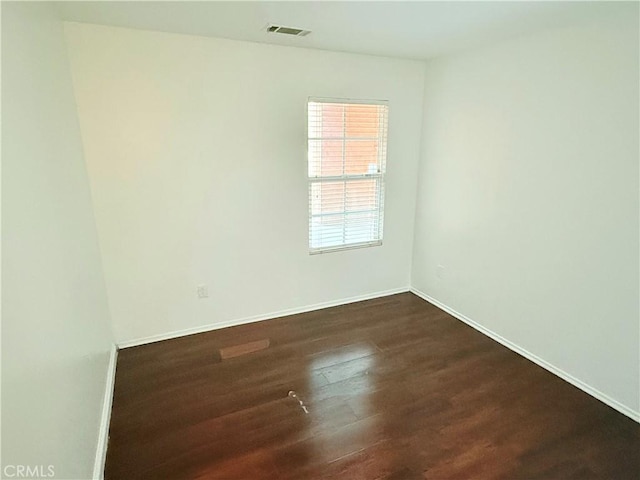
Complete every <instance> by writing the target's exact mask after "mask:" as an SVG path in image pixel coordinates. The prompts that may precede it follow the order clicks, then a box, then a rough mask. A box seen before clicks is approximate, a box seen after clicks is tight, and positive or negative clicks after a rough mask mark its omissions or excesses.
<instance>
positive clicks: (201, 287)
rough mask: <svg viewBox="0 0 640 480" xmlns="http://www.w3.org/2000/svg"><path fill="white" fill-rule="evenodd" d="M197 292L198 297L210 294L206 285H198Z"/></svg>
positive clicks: (205, 296)
mask: <svg viewBox="0 0 640 480" xmlns="http://www.w3.org/2000/svg"><path fill="white" fill-rule="evenodd" d="M196 293H197V294H198V298H207V297H208V296H209V289H208V288H207V286H206V285H198V286H197V287H196Z"/></svg>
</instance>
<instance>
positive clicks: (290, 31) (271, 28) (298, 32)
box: [267, 23, 311, 37]
mask: <svg viewBox="0 0 640 480" xmlns="http://www.w3.org/2000/svg"><path fill="white" fill-rule="evenodd" d="M267 32H269V33H282V34H283V35H293V36H294V37H304V36H307V35H309V34H310V33H311V30H303V29H301V28H294V27H283V26H282V25H273V24H272V23H270V24H269V25H267Z"/></svg>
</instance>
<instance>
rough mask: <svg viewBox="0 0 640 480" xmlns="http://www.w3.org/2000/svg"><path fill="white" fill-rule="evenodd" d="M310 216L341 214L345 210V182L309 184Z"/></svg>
mask: <svg viewBox="0 0 640 480" xmlns="http://www.w3.org/2000/svg"><path fill="white" fill-rule="evenodd" d="M310 195H311V215H326V214H330V213H341V212H344V210H345V198H346V196H345V182H342V181H340V182H314V183H312V184H311V192H310Z"/></svg>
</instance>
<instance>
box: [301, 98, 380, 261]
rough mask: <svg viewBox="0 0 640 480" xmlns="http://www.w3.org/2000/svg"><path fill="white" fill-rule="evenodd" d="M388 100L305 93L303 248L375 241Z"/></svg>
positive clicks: (377, 242)
mask: <svg viewBox="0 0 640 480" xmlns="http://www.w3.org/2000/svg"><path fill="white" fill-rule="evenodd" d="M388 109H389V107H388V105H387V103H386V102H380V101H375V102H374V101H363V102H360V101H357V102H356V101H352V100H348V101H341V100H331V99H319V98H310V99H309V104H308V142H309V143H308V162H309V251H310V252H311V253H321V252H326V251H331V250H340V249H344V248H353V247H362V246H371V245H380V244H381V243H382V230H383V214H384V212H383V210H384V208H383V207H384V176H385V167H386V157H387V117H388Z"/></svg>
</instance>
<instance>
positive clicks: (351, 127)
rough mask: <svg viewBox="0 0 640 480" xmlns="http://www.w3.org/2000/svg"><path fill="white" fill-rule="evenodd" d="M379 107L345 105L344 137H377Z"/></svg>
mask: <svg viewBox="0 0 640 480" xmlns="http://www.w3.org/2000/svg"><path fill="white" fill-rule="evenodd" d="M379 110H380V106H379V105H346V107H345V134H346V135H345V136H346V137H349V138H352V137H369V138H372V137H374V138H375V137H377V136H378V134H379V131H380V122H379V118H378V116H379Z"/></svg>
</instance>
